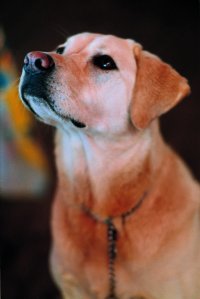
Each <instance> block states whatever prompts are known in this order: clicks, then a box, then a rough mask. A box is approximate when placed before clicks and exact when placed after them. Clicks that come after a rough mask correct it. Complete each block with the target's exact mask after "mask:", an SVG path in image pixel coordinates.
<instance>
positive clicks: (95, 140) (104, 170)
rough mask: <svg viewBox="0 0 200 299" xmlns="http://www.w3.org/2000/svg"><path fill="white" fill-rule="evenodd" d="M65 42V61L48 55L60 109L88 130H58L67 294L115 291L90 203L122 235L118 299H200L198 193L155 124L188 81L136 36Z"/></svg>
mask: <svg viewBox="0 0 200 299" xmlns="http://www.w3.org/2000/svg"><path fill="white" fill-rule="evenodd" d="M65 46H66V52H65V53H64V54H63V55H62V56H60V55H58V54H55V53H50V54H51V55H52V57H53V58H54V60H55V63H56V64H57V73H56V74H55V75H54V79H56V80H57V81H58V83H53V84H52V93H53V94H54V95H55V107H56V109H58V111H59V112H60V111H61V112H62V114H63V115H70V116H73V117H74V118H77V117H78V119H79V120H80V121H83V122H85V123H86V124H87V127H86V128H83V129H80V128H75V127H73V125H72V124H71V123H69V122H68V121H64V120H62V121H61V120H60V119H59V121H58V125H57V127H58V130H57V134H56V163H57V171H58V188H57V192H56V196H55V200H54V204H53V209H52V233H53V246H52V255H51V270H52V273H53V275H54V278H55V281H56V282H57V285H58V286H59V288H60V290H61V292H62V295H63V298H65V299H104V298H105V297H106V296H107V295H108V290H109V282H108V255H107V250H108V244H107V231H106V225H105V224H104V223H102V222H101V221H96V220H95V219H93V218H92V217H91V216H89V215H88V214H87V213H86V212H85V210H84V209H83V206H84V207H87V208H88V209H89V210H90V211H91V212H92V213H93V214H94V215H96V217H97V218H98V219H99V220H103V219H105V218H107V217H113V222H114V225H115V226H116V228H117V230H118V235H119V237H118V241H117V249H118V254H117V259H116V263H115V269H116V281H117V285H116V294H117V296H118V298H119V299H199V298H200V220H199V207H200V187H199V184H198V183H197V182H196V181H195V179H194V178H193V177H192V175H191V173H190V171H189V170H188V169H187V167H186V166H185V164H184V162H183V161H182V160H181V159H180V158H179V157H178V156H177V155H176V154H175V153H174V152H173V151H172V150H171V149H170V148H169V147H168V146H167V145H166V144H165V142H164V141H163V139H162V137H161V135H160V132H159V125H158V120H157V117H158V116H160V115H161V114H163V113H164V112H166V111H168V110H169V109H170V108H172V107H173V106H174V105H175V104H176V103H177V102H178V101H180V100H181V98H183V97H184V96H185V95H186V94H187V93H188V92H189V86H188V84H187V81H186V79H185V78H183V77H181V76H180V75H179V74H178V73H177V72H176V71H175V70H173V69H172V68H171V67H170V66H169V65H167V64H165V63H164V62H162V61H161V60H160V59H159V58H157V57H155V56H154V55H152V54H150V53H147V52H145V51H143V50H142V48H141V46H139V45H138V44H137V43H135V42H133V41H130V40H123V39H119V38H116V37H113V36H103V35H93V34H88V33H85V34H80V35H77V36H74V37H72V38H70V39H69V41H67V42H66V43H65ZM96 51H99V52H100V51H101V52H102V51H105V52H106V53H108V54H109V55H111V56H112V57H114V59H115V60H116V61H117V63H118V67H119V71H111V72H107V73H105V72H102V71H100V70H97V69H96V68H94V67H93V66H92V64H91V63H90V62H88V61H91V56H92V55H93V54H94V53H96ZM60 82H61V83H62V84H61V83H60ZM55 84H57V85H55ZM63 94H66V95H68V98H67V100H63ZM122 97H123V99H122ZM45 109H46V108H45ZM38 113H41V116H42V117H43V118H44V120H45V116H44V113H43V111H41V112H40V111H39V110H38ZM54 119H55V116H54V115H52V120H53V121H54ZM144 193H146V196H145V198H144V201H143V203H142V204H141V206H140V207H139V208H138V210H137V211H136V212H135V213H133V214H132V215H130V216H128V217H127V218H126V219H125V222H123V221H122V218H121V217H120V215H122V214H123V213H125V212H127V211H129V210H130V209H131V208H133V207H134V206H135V205H136V204H137V203H138V201H139V200H140V198H141V197H142V196H143V194H144Z"/></svg>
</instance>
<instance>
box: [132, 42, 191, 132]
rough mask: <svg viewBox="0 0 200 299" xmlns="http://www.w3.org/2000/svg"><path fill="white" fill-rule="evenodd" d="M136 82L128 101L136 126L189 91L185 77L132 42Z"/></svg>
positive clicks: (155, 115) (165, 108) (158, 114)
mask: <svg viewBox="0 0 200 299" xmlns="http://www.w3.org/2000/svg"><path fill="white" fill-rule="evenodd" d="M134 56H135V59H136V64H137V75H136V83H135V87H134V91H133V98H132V103H131V119H132V122H133V124H134V125H135V127H136V128H138V129H144V128H146V127H147V126H148V125H149V124H150V122H151V121H152V120H153V119H155V118H156V117H158V116H160V115H161V114H163V113H165V112H167V111H168V110H170V109H171V108H172V107H173V106H175V105H176V104H177V103H178V102H179V101H180V100H181V99H182V98H183V97H185V96H186V95H188V94H189V92H190V87H189V85H188V83H187V80H186V79H185V78H184V77H182V76H181V75H179V74H178V73H177V72H176V71H175V70H174V69H173V68H172V67H171V66H170V65H168V64H166V63H164V62H163V61H162V60H160V59H159V58H158V57H157V56H155V55H153V54H151V53H149V52H146V51H143V50H142V47H141V45H139V44H135V46H134Z"/></svg>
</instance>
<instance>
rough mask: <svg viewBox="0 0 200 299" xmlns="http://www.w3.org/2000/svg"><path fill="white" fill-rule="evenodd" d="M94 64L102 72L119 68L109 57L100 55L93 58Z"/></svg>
mask: <svg viewBox="0 0 200 299" xmlns="http://www.w3.org/2000/svg"><path fill="white" fill-rule="evenodd" d="M93 64H94V65H95V66H97V67H98V68H100V69H102V70H106V71H108V70H117V69H118V68H117V66H116V64H115V62H114V60H113V59H112V57H110V56H109V55H98V56H95V57H94V58H93Z"/></svg>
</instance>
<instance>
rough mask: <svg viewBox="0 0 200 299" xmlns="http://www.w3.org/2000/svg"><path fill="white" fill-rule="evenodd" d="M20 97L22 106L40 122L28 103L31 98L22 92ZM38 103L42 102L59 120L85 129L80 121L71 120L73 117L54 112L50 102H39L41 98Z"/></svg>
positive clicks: (84, 125)
mask: <svg viewBox="0 0 200 299" xmlns="http://www.w3.org/2000/svg"><path fill="white" fill-rule="evenodd" d="M21 97H22V100H23V102H24V104H25V106H26V107H27V108H28V109H29V110H30V111H31V112H32V113H33V114H34V115H35V116H36V117H37V118H38V119H40V120H42V119H41V117H40V115H39V114H38V113H37V112H36V111H35V110H34V109H33V108H32V106H31V104H30V102H29V98H30V97H32V96H30V97H29V95H28V94H27V93H25V92H22V93H21ZM35 98H37V97H35ZM38 101H39V102H40V103H41V102H43V103H45V105H46V106H48V108H49V109H50V110H51V111H52V112H53V113H55V114H56V115H57V116H58V117H59V118H61V119H62V120H63V121H66V120H67V121H70V122H71V123H72V124H73V125H74V126H75V127H76V128H80V129H82V128H85V127H86V124H85V123H83V122H81V121H79V120H77V119H75V118H73V117H71V116H64V115H62V114H60V113H59V112H58V111H56V110H55V108H54V106H53V104H52V103H50V102H48V101H46V100H44V99H43V100H41V98H40V100H38Z"/></svg>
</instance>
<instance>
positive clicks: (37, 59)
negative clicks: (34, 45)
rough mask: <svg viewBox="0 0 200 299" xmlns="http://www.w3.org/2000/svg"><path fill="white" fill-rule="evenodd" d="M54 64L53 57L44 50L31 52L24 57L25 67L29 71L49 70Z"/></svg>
mask: <svg viewBox="0 0 200 299" xmlns="http://www.w3.org/2000/svg"><path fill="white" fill-rule="evenodd" d="M54 66H55V63H54V60H53V58H52V57H51V56H50V55H48V54H46V53H43V52H39V51H34V52H30V53H28V54H27V55H26V56H25V58H24V69H25V71H26V72H29V73H41V72H47V71H50V70H52V69H53V68H54Z"/></svg>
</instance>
